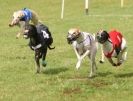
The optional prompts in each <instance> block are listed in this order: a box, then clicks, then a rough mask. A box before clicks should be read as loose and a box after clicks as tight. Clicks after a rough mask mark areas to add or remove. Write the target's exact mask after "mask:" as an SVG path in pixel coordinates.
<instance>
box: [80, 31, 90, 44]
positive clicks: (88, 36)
mask: <svg viewBox="0 0 133 101" xmlns="http://www.w3.org/2000/svg"><path fill="white" fill-rule="evenodd" d="M81 34H83V33H81ZM87 38H89V40H90V44H92V42H91V41H92V39H91V36H90V35H87V37H86V38H85V39H84V40H82V41H80V42H79V43H78V44H81V43H83V42H84V41H86V40H87Z"/></svg>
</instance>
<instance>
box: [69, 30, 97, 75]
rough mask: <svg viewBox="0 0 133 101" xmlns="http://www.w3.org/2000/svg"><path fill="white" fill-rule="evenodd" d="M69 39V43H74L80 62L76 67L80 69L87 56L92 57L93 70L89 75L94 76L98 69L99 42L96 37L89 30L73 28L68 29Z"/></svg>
mask: <svg viewBox="0 0 133 101" xmlns="http://www.w3.org/2000/svg"><path fill="white" fill-rule="evenodd" d="M67 41H68V43H69V44H72V46H73V49H74V51H75V53H76V56H77V59H78V62H77V64H76V68H77V69H79V67H80V65H81V62H82V60H83V58H84V57H85V56H88V57H89V58H90V60H91V61H90V63H91V70H90V75H89V77H92V76H93V75H94V73H95V71H96V68H97V67H96V62H95V57H96V52H97V43H96V41H95V37H94V36H93V35H92V34H90V33H87V32H81V31H80V30H79V29H77V28H72V29H70V30H69V31H68V35H67Z"/></svg>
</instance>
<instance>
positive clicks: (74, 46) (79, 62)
mask: <svg viewBox="0 0 133 101" xmlns="http://www.w3.org/2000/svg"><path fill="white" fill-rule="evenodd" d="M72 45H73V49H74V52H75V54H76V56H77V59H78V62H77V64H76V68H77V69H79V67H80V64H81V57H80V55H79V53H78V51H77V49H76V42H73V44H72Z"/></svg>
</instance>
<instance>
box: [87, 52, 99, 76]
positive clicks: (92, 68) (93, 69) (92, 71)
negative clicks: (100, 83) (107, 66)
mask: <svg viewBox="0 0 133 101" xmlns="http://www.w3.org/2000/svg"><path fill="white" fill-rule="evenodd" d="M88 56H89V58H90V64H91V65H90V75H89V77H93V76H94V75H95V72H96V69H97V66H96V62H95V57H96V52H95V51H93V52H91V54H90V55H88Z"/></svg>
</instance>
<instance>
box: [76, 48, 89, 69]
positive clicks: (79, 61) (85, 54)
mask: <svg viewBox="0 0 133 101" xmlns="http://www.w3.org/2000/svg"><path fill="white" fill-rule="evenodd" d="M89 52H90V51H89V50H87V51H86V52H85V53H84V54H83V55H82V56H80V58H78V62H77V65H76V68H77V69H79V67H80V64H81V62H82V60H83V58H84V57H85V56H87V55H88V54H89Z"/></svg>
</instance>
